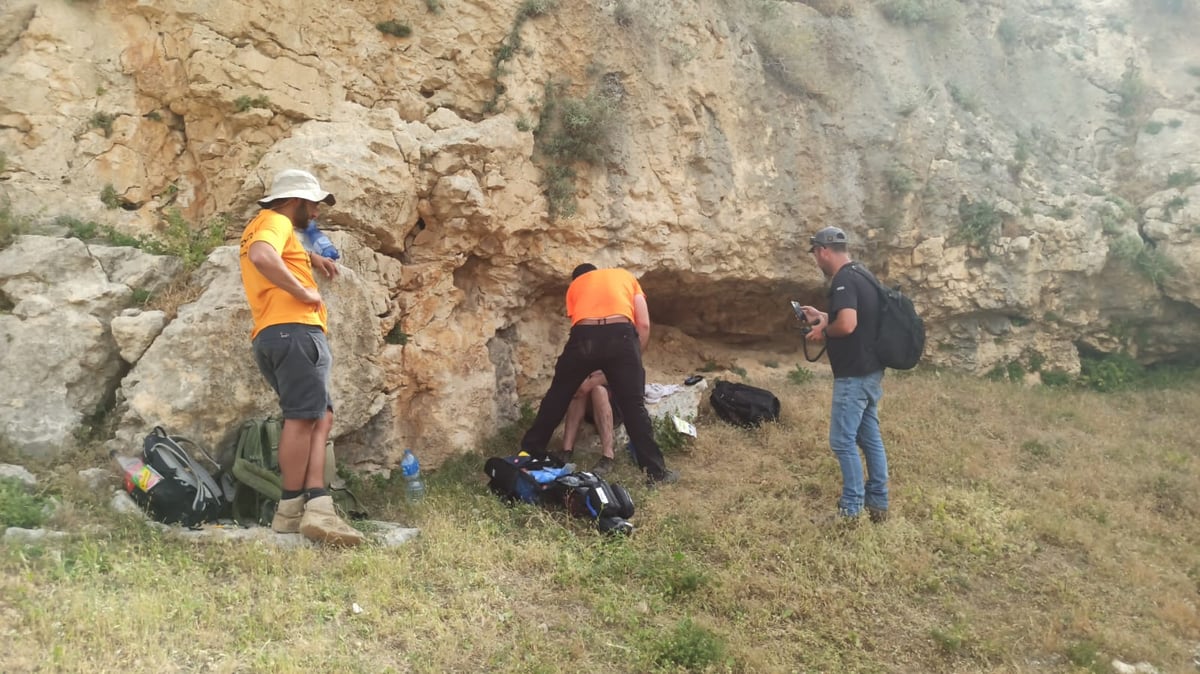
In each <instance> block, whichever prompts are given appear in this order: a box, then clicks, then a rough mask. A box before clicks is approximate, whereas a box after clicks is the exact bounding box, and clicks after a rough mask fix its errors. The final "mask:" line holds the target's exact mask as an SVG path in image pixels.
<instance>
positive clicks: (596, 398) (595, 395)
mask: <svg viewBox="0 0 1200 674" xmlns="http://www.w3.org/2000/svg"><path fill="white" fill-rule="evenodd" d="M591 395H592V416H593V417H595V419H596V430H597V431H599V433H600V454H601V455H602V456H606V457H608V458H610V459H611V458H613V411H612V402H611V401H610V400H609V399H608V389H606V388H604V387H603V386H597V387H596V388H594V389H592V394H591Z"/></svg>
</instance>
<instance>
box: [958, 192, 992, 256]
mask: <svg viewBox="0 0 1200 674" xmlns="http://www.w3.org/2000/svg"><path fill="white" fill-rule="evenodd" d="M958 216H959V230H958V231H959V234H960V235H961V236H962V238H963V239H964V240H966V241H967V243H969V244H971V245H973V246H978V247H980V248H986V247H987V246H989V245H990V244H991V243H992V240H993V238H994V237H995V235H996V232H997V230H999V228H1000V225H1001V223H1002V222H1003V219H1002V218H1001V217H1000V213H999V212H998V211H997V210H996V207H995V206H994V205H993V204H992V202H990V201H976V202H971V201H968V200H967V199H966V197H963V198H962V199H960V200H959V202H958Z"/></svg>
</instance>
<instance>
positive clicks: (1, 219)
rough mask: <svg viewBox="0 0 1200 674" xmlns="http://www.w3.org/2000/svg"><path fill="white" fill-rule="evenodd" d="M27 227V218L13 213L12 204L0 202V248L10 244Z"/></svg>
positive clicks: (2, 248)
mask: <svg viewBox="0 0 1200 674" xmlns="http://www.w3.org/2000/svg"><path fill="white" fill-rule="evenodd" d="M28 229H29V218H26V217H22V216H19V215H17V214H16V213H13V210H12V204H10V203H8V202H7V201H5V202H0V250H4V249H5V248H8V247H9V246H11V245H12V243H13V241H14V240H16V238H17V236H18V235H20V234H23V233H25V232H26V231H27V230H28Z"/></svg>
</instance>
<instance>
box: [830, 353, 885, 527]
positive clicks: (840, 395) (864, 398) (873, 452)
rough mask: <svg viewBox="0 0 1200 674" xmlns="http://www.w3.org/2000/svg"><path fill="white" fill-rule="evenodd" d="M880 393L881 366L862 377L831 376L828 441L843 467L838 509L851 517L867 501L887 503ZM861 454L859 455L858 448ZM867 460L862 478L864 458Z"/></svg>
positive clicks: (873, 504)
mask: <svg viewBox="0 0 1200 674" xmlns="http://www.w3.org/2000/svg"><path fill="white" fill-rule="evenodd" d="M882 397H883V370H879V371H877V372H873V373H871V374H869V375H867V376H865V377H839V378H836V379H834V380H833V406H832V410H831V412H830V420H829V445H830V447H832V448H833V454H834V456H836V457H837V460H838V464H839V465H840V466H841V469H842V497H841V499H839V500H838V510H839V511H840V513H841V514H842V515H845V516H849V517H853V516H856V515H858V514H859V512H861V511H862V509H863V506H864V505H867V506H870V507H872V508H878V509H880V510H887V507H888V467H887V453H886V451H885V450H884V447H883V437H882V436H881V434H880V432H879V400H880V398H882ZM860 449H861V450H862V457H861V458H860V457H859V453H858V452H859V450H860ZM864 460H865V463H866V464H867V470H866V473H867V475H866V478H867V479H866V481H865V483H864V481H863V462H864Z"/></svg>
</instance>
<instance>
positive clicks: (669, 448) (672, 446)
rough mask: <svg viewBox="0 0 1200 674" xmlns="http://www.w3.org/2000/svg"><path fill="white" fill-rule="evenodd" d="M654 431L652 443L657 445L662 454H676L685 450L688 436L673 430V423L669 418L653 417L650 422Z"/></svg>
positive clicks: (676, 429)
mask: <svg viewBox="0 0 1200 674" xmlns="http://www.w3.org/2000/svg"><path fill="white" fill-rule="evenodd" d="M652 429H653V431H654V442H656V443H658V448H659V449H661V450H662V453H663V454H677V453H679V452H681V451H683V450H685V449H686V448H687V446H688V440H690V439H691V438H690V436H687V435H684V434H683V433H681V432H679V429H678V428H675V422H674V421H672V420H671V417H669V416H664V417H655V418H654V420H653V422H652Z"/></svg>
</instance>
